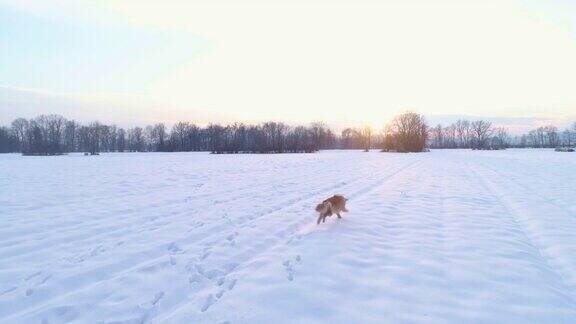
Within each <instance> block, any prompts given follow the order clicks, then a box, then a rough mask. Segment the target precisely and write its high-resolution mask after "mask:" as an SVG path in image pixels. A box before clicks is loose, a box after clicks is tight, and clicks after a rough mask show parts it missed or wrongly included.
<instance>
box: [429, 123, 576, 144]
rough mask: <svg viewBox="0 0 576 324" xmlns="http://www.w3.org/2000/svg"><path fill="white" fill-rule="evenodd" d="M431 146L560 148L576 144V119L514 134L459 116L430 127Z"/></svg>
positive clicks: (490, 124) (504, 129)
mask: <svg viewBox="0 0 576 324" xmlns="http://www.w3.org/2000/svg"><path fill="white" fill-rule="evenodd" d="M429 134H430V141H429V146H430V148H471V149H504V148H508V147H515V148H557V147H573V146H574V145H576V122H575V123H573V124H572V125H571V126H570V127H568V128H566V129H564V130H562V131H560V130H559V129H558V128H557V127H556V126H553V125H548V126H541V127H538V128H536V129H533V130H530V131H529V132H528V133H526V134H522V135H515V136H512V135H510V134H509V132H508V130H507V129H506V128H505V127H495V126H493V125H492V123H491V122H489V121H485V120H477V121H468V120H458V121H456V122H455V123H452V124H450V125H448V126H446V127H444V126H442V125H440V124H438V125H437V126H435V127H432V128H431V129H430V132H429Z"/></svg>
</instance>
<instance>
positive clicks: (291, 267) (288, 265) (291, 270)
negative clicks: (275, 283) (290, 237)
mask: <svg viewBox="0 0 576 324" xmlns="http://www.w3.org/2000/svg"><path fill="white" fill-rule="evenodd" d="M295 260H296V263H300V262H302V257H301V256H300V255H297V256H296V258H295ZM282 265H283V266H284V270H285V271H286V274H287V277H288V280H290V281H292V280H294V274H295V272H296V266H295V264H294V262H292V261H290V260H284V262H282Z"/></svg>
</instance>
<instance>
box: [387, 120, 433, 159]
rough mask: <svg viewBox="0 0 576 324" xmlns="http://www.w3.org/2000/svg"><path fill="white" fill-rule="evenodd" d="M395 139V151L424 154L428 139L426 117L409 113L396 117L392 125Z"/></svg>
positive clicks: (391, 128)
mask: <svg viewBox="0 0 576 324" xmlns="http://www.w3.org/2000/svg"><path fill="white" fill-rule="evenodd" d="M390 130H391V132H392V134H393V136H394V138H395V140H394V142H395V143H394V144H395V146H396V147H395V149H396V150H398V151H399V152H422V151H423V150H424V148H425V146H426V140H427V138H428V126H427V125H426V121H425V120H424V117H423V116H421V115H419V114H416V113H413V112H407V113H403V114H401V115H398V116H396V117H395V118H394V119H393V120H392V123H391V124H390Z"/></svg>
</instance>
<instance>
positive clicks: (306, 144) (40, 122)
mask: <svg viewBox="0 0 576 324" xmlns="http://www.w3.org/2000/svg"><path fill="white" fill-rule="evenodd" d="M575 144H576V123H574V124H573V125H572V126H571V127H569V128H567V129H565V130H562V131H560V130H558V128H556V127H555V126H543V127H538V128H536V129H534V130H532V131H530V132H528V133H527V134H524V135H520V136H511V135H510V134H509V132H508V130H507V129H506V128H504V127H495V126H494V125H492V123H491V122H489V121H486V120H476V121H468V120H458V121H456V122H454V123H452V124H450V125H448V126H442V125H440V124H439V125H437V126H435V127H429V126H428V125H427V123H426V120H425V119H424V117H423V116H422V115H419V114H416V113H413V112H406V113H403V114H400V115H398V116H396V117H395V118H394V119H392V120H391V121H390V122H389V123H388V124H386V125H385V126H384V128H383V129H382V130H381V131H380V132H375V131H374V130H373V129H372V128H371V127H369V126H366V127H361V128H345V129H344V130H342V132H341V133H340V134H339V135H336V134H335V133H334V132H333V131H332V130H331V129H330V128H329V127H328V126H327V125H326V124H325V123H323V122H314V123H311V124H309V125H305V126H303V125H300V126H290V125H287V124H285V123H282V122H265V123H261V124H244V123H232V124H228V125H221V124H210V125H208V126H205V127H201V126H198V125H196V124H194V123H191V122H185V121H182V122H178V123H176V124H174V125H173V126H172V127H171V128H170V129H168V128H167V127H166V125H165V124H163V123H157V124H153V125H148V126H145V127H132V128H127V129H125V128H122V127H118V126H116V125H106V124H102V123H99V122H91V123H88V124H86V125H83V124H81V123H79V122H77V121H74V120H68V119H66V118H64V117H63V116H60V115H41V116H37V117H35V118H32V119H24V118H17V119H15V120H14V121H13V122H12V123H11V125H10V126H1V127H0V153H6V152H21V153H23V154H26V155H58V154H65V153H68V152H85V153H87V154H98V153H99V152H192V151H209V152H212V153H310V152H316V151H318V150H321V149H363V150H369V149H375V148H377V149H382V150H383V151H398V152H421V151H424V150H426V148H427V147H429V148H434V149H437V148H470V149H482V150H485V149H504V148H507V147H536V148H544V147H549V148H554V147H559V146H567V147H570V146H574V145H575Z"/></svg>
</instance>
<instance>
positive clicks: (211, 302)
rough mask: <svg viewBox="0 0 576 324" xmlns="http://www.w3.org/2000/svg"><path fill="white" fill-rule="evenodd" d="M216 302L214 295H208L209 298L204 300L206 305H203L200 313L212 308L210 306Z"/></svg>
mask: <svg viewBox="0 0 576 324" xmlns="http://www.w3.org/2000/svg"><path fill="white" fill-rule="evenodd" d="M215 302H216V299H214V295H212V294H210V295H208V297H206V299H205V300H204V303H203V304H202V307H201V308H200V311H202V312H205V311H207V310H208V308H210V306H212V305H213V304H214V303H215Z"/></svg>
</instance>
